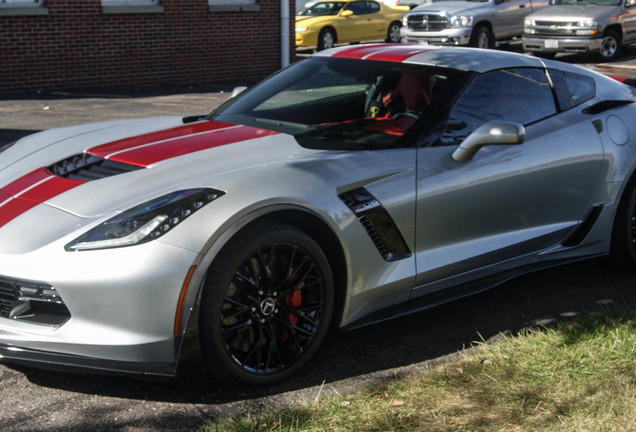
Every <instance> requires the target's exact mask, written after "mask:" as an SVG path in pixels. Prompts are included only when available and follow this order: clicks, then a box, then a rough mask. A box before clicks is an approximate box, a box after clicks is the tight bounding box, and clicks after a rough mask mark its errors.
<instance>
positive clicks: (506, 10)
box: [401, 0, 549, 48]
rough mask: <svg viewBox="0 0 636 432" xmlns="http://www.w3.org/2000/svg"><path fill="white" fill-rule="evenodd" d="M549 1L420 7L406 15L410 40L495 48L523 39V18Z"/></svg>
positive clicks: (453, 1)
mask: <svg viewBox="0 0 636 432" xmlns="http://www.w3.org/2000/svg"><path fill="white" fill-rule="evenodd" d="M548 4H549V0H450V1H441V2H434V3H430V4H423V5H421V6H417V7H416V8H414V9H413V10H411V12H409V13H408V14H407V15H406V16H405V17H404V22H403V27H402V29H401V34H402V38H403V39H404V40H405V41H406V42H427V43H430V44H438V45H464V46H473V47H478V48H493V47H494V46H495V45H496V44H502V43H510V42H514V41H516V40H521V36H522V34H523V20H524V18H525V17H526V16H527V15H529V14H531V13H532V12H534V11H537V10H540V9H541V8H543V7H545V6H547V5H548Z"/></svg>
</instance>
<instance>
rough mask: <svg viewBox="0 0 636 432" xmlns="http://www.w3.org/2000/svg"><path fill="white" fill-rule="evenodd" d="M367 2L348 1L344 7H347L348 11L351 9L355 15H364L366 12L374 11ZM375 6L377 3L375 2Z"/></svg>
mask: <svg viewBox="0 0 636 432" xmlns="http://www.w3.org/2000/svg"><path fill="white" fill-rule="evenodd" d="M369 3H371V2H368V1H354V2H351V3H349V5H348V6H347V7H346V8H345V9H348V10H350V11H352V12H353V13H354V14H355V15H365V14H368V13H372V12H375V11H373V10H371V8H370V7H369ZM376 6H377V4H376Z"/></svg>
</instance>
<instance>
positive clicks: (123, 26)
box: [0, 0, 294, 92]
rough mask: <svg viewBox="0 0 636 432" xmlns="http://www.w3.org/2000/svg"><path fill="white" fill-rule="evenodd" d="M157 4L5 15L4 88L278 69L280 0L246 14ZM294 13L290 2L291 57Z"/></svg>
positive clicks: (77, 4)
mask: <svg viewBox="0 0 636 432" xmlns="http://www.w3.org/2000/svg"><path fill="white" fill-rule="evenodd" d="M160 4H161V7H162V8H163V11H162V12H160V13H104V11H103V10H102V6H101V1H100V0H45V2H44V6H45V7H46V10H47V11H48V13H47V14H46V15H29V16H13V15H0V92H11V91H23V90H44V89H52V88H82V87H106V86H120V85H136V86H147V85H158V84H193V83H207V84H222V83H232V84H233V83H240V82H243V83H248V82H250V83H251V82H254V81H257V80H259V79H261V78H263V77H265V76H266V75H268V74H270V73H272V72H274V71H276V70H277V69H278V68H280V64H281V57H280V35H281V29H280V0H257V5H258V7H257V8H255V9H257V10H249V11H242V12H241V11H210V10H209V7H208V4H207V0H162V1H161V2H160ZM230 9H231V8H230ZM293 11H294V8H293V4H291V2H290V15H291V18H290V27H289V28H290V52H291V53H292V55H293V53H294V40H293V30H294V24H293Z"/></svg>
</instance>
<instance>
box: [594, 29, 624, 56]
mask: <svg viewBox="0 0 636 432" xmlns="http://www.w3.org/2000/svg"><path fill="white" fill-rule="evenodd" d="M621 45H622V40H621V37H620V35H619V34H618V33H617V32H616V31H614V30H605V32H604V33H603V40H602V41H601V50H600V51H599V56H600V59H601V61H606V62H610V61H614V60H616V59H617V58H618V57H619V56H620V55H621V48H622V46H621Z"/></svg>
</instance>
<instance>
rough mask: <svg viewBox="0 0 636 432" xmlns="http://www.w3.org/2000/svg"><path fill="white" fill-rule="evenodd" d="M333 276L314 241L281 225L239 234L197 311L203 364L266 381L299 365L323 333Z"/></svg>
mask: <svg viewBox="0 0 636 432" xmlns="http://www.w3.org/2000/svg"><path fill="white" fill-rule="evenodd" d="M333 304H334V287H333V277H332V273H331V269H330V267H329V263H328V261H327V258H326V256H325V254H324V253H323V251H322V250H321V249H320V247H319V246H318V244H317V243H316V242H315V241H314V240H313V239H311V238H310V237H309V236H307V235H306V234H305V233H303V232H302V231H300V230H298V229H296V228H293V227H290V226H287V225H283V224H277V223H270V224H263V225H259V226H256V227H253V228H250V229H247V230H246V231H244V232H242V233H240V234H239V235H238V236H237V237H235V238H234V239H233V240H232V241H231V242H230V243H229V244H228V245H227V246H226V247H225V248H224V249H223V251H222V252H221V255H220V257H219V259H217V260H215V262H214V263H213V265H212V266H211V268H210V271H209V273H208V280H207V281H206V284H205V287H204V291H203V295H202V299H201V308H200V315H199V323H200V324H199V325H200V327H199V330H200V340H201V350H202V354H203V359H204V362H205V366H206V369H207V370H208V372H210V373H212V374H213V375H216V376H218V377H219V378H222V379H225V380H228V379H229V380H231V381H235V382H240V383H243V384H247V385H256V386H262V385H270V384H273V383H275V382H278V381H282V380H284V379H286V378H288V377H289V376H291V375H292V374H294V373H296V372H298V370H299V369H301V368H302V367H303V366H304V365H305V363H307V361H308V360H309V359H310V358H311V357H312V355H313V354H314V353H315V352H316V350H317V349H318V347H319V345H320V343H321V342H322V340H323V339H324V338H325V335H326V334H327V332H328V329H329V325H330V321H331V316H332V313H333Z"/></svg>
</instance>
